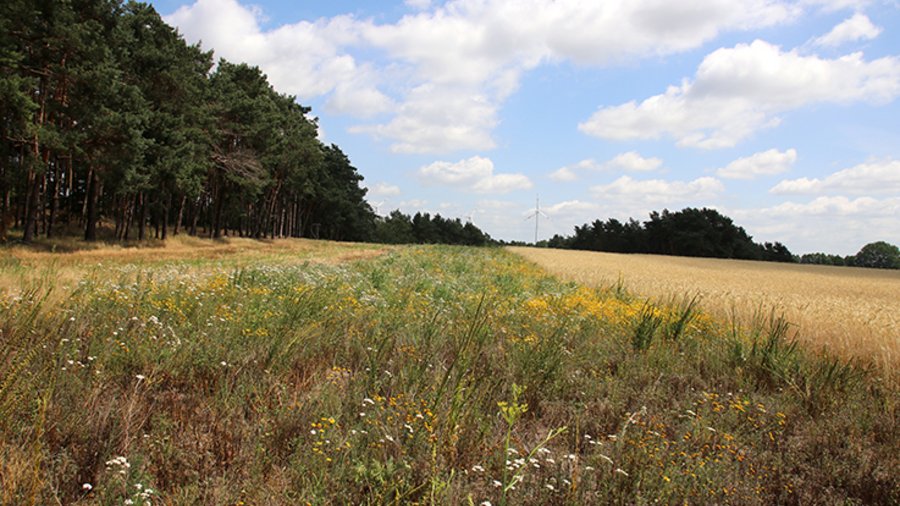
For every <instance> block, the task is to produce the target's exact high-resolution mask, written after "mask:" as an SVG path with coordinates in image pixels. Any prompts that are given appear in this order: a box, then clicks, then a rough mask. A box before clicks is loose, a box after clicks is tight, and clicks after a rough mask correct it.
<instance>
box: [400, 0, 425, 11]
mask: <svg viewBox="0 0 900 506" xmlns="http://www.w3.org/2000/svg"><path fill="white" fill-rule="evenodd" d="M403 3H405V4H406V6H407V7H410V8H413V9H417V10H425V9H427V8H429V7H431V0H404V2H403Z"/></svg>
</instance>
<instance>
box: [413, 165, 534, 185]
mask: <svg viewBox="0 0 900 506" xmlns="http://www.w3.org/2000/svg"><path fill="white" fill-rule="evenodd" d="M418 173H419V177H420V178H421V179H422V180H423V181H425V182H426V183H429V184H444V185H452V186H458V187H461V188H465V189H468V190H470V191H474V192H476V193H495V194H502V193H509V192H511V191H514V190H527V189H528V188H531V187H532V186H533V185H532V183H531V180H530V179H528V177H527V176H525V175H523V174H494V162H492V161H491V160H490V159H489V158H483V157H480V156H473V157H472V158H468V159H465V160H460V161H459V162H456V163H451V162H443V161H439V162H434V163H432V164H430V165H426V166H424V167H422V168H421V169H419V172H418Z"/></svg>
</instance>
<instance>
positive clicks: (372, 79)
mask: <svg viewBox="0 0 900 506" xmlns="http://www.w3.org/2000/svg"><path fill="white" fill-rule="evenodd" d="M406 5H407V6H408V7H410V8H412V9H414V10H415V12H413V13H411V14H408V15H406V16H404V17H403V18H401V19H400V20H399V21H397V22H393V23H382V24H379V23H377V22H375V21H373V20H359V19H355V18H354V17H353V16H337V17H332V18H322V19H319V20H317V21H315V22H308V21H302V22H298V23H294V24H290V25H283V26H281V27H279V28H277V29H274V30H270V31H264V30H262V29H261V27H260V20H261V19H262V15H263V13H262V12H261V11H260V9H258V8H252V7H247V6H244V5H242V4H240V3H239V2H238V1H237V0H197V1H196V2H195V3H194V4H192V5H190V6H186V7H181V8H179V9H178V10H177V11H176V12H175V13H173V14H172V15H170V16H168V17H167V18H166V19H167V21H169V22H170V23H172V24H174V25H175V26H177V27H178V28H179V29H180V31H181V32H182V33H184V34H185V36H186V38H187V39H188V40H189V41H191V42H196V41H199V40H202V41H203V43H204V46H205V47H207V48H213V49H215V51H216V53H217V55H218V56H222V57H225V58H228V59H229V60H234V61H246V62H248V63H250V64H254V65H259V66H260V67H261V68H262V69H263V71H264V72H266V73H267V75H268V76H269V78H270V80H271V82H272V84H273V85H274V86H275V87H276V89H278V90H279V91H281V92H285V93H290V94H294V95H297V96H299V97H300V98H301V99H308V98H310V97H317V96H323V95H326V96H329V98H328V102H327V103H328V107H329V108H330V110H332V111H335V112H340V113H345V114H349V115H353V116H356V117H360V118H369V117H372V116H375V115H378V114H384V113H393V114H394V116H393V117H392V118H390V119H388V120H386V121H379V122H376V123H373V124H368V125H360V126H358V127H357V128H355V129H354V131H355V132H365V133H369V134H372V135H375V136H377V137H379V138H382V139H385V140H387V141H389V142H391V143H392V150H394V151H395V152H404V153H440V152H449V151H458V150H467V149H468V150H477V149H488V148H490V147H493V146H494V140H493V139H492V138H491V133H492V131H493V129H494V128H495V126H496V125H497V123H498V121H497V117H496V116H497V111H498V109H499V107H500V105H501V104H502V102H503V101H504V100H505V99H506V98H507V97H508V96H509V95H510V94H511V93H513V92H514V91H515V90H516V89H517V88H518V86H519V82H520V80H521V77H522V75H523V74H524V73H525V72H527V71H529V70H531V69H533V68H535V67H536V66H538V65H540V64H541V63H543V62H559V61H565V60H568V61H573V62H575V63H578V64H585V65H610V64H616V63H620V62H624V61H629V60H631V59H633V58H635V57H637V58H641V57H655V56H659V55H666V54H672V53H676V52H681V51H686V50H690V49H694V48H696V47H699V46H700V45H702V44H703V43H705V42H708V41H710V40H712V39H714V38H715V37H716V36H718V35H719V34H720V33H722V32H725V31H734V30H747V29H752V28H759V27H768V26H773V25H775V24H778V23H782V22H786V21H789V20H791V19H795V18H796V17H797V16H798V14H799V13H800V11H801V9H799V8H798V7H796V6H790V5H785V4H784V3H782V2H780V1H777V0H745V1H742V2H738V3H735V2H733V1H731V0H697V1H695V2H671V1H667V0H634V1H629V2H625V1H617V2H583V1H580V0H557V1H555V2H546V1H543V0H450V1H448V2H446V3H445V4H443V5H434V4H433V3H432V2H429V1H428V0H407V1H406ZM440 107H444V108H445V109H446V110H445V111H443V112H438V111H436V109H438V108H440Z"/></svg>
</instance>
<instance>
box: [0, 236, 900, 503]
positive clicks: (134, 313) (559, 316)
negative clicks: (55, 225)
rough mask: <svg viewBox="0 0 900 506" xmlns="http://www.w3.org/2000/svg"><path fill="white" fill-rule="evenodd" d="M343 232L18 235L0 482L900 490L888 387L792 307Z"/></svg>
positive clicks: (285, 496) (266, 489)
mask: <svg viewBox="0 0 900 506" xmlns="http://www.w3.org/2000/svg"><path fill="white" fill-rule="evenodd" d="M335 248H336V246H334V245H331V246H328V247H324V246H323V247H322V249H321V251H317V250H316V246H308V248H307V249H308V251H307V250H305V252H304V254H303V256H302V257H295V256H293V254H292V253H291V251H290V250H284V251H280V252H277V254H276V253H273V252H272V251H269V250H265V249H263V250H261V251H259V252H254V253H248V254H245V255H243V256H241V257H240V258H241V261H234V260H233V258H231V257H229V256H228V255H216V256H210V257H208V258H202V257H192V258H190V259H179V258H177V257H173V258H164V259H153V258H152V255H151V256H149V257H148V256H146V255H145V256H143V257H142V258H141V260H140V261H135V262H132V261H129V260H128V256H127V255H122V258H117V259H115V260H106V261H104V262H100V265H93V266H90V267H85V268H84V269H82V270H79V271H77V275H76V274H73V273H72V272H71V271H68V270H65V269H67V267H66V266H65V265H64V264H62V263H59V262H56V261H55V260H40V261H33V262H37V263H31V264H28V263H27V262H26V264H27V265H26V264H23V263H22V262H23V261H21V260H17V259H16V258H14V257H13V256H10V255H8V256H7V257H6V259H4V260H3V261H2V262H0V278H3V279H4V280H5V282H4V283H3V285H2V286H3V288H2V292H0V294H2V295H0V503H2V504H85V505H93V504H98V505H123V504H141V505H144V504H149V505H157V504H216V505H220V504H223V505H224V504H227V505H241V504H244V505H249V504H260V505H261V504H285V505H294V504H313V505H319V504H322V505H324V504H473V505H483V504H490V505H502V504H510V505H511V504H535V505H538V504H541V505H543V504H651V503H662V504H674V503H678V504H682V503H688V504H898V503H900V457H898V452H897V449H898V448H900V431H898V430H897V427H898V425H897V416H898V411H897V407H898V400H900V394H898V389H897V387H896V385H895V384H893V383H891V382H888V381H885V380H884V378H883V375H881V374H880V373H879V371H878V370H875V369H872V368H869V367H866V366H864V365H861V364H858V363H853V362H848V361H846V360H843V359H839V358H835V357H830V356H828V355H823V354H821V353H818V352H815V353H814V352H811V351H807V349H806V348H804V347H802V346H798V345H797V342H796V340H795V339H794V338H793V337H794V336H793V335H792V328H791V325H790V323H789V322H786V321H785V320H783V319H782V318H780V317H779V316H778V315H777V314H767V315H760V317H759V318H757V319H756V320H755V321H754V322H753V323H752V324H748V325H737V324H734V323H733V322H729V321H723V320H719V319H716V318H714V317H712V316H710V315H709V314H708V313H706V312H704V310H703V301H702V300H698V299H697V298H695V297H691V296H690V295H689V294H686V295H684V296H683V297H672V298H669V299H665V300H648V299H644V298H640V297H637V296H634V295H633V294H631V293H629V292H628V291H627V290H626V289H625V288H624V287H623V286H622V285H621V284H613V285H611V286H605V287H599V288H598V287H587V286H584V285H580V284H577V283H574V282H564V281H561V280H559V279H558V278H555V277H553V276H551V275H550V274H548V273H547V272H546V271H544V270H542V269H540V268H539V267H537V266H536V265H535V264H532V263H529V262H528V261H526V260H524V259H522V258H521V257H519V256H517V255H515V254H513V253H511V252H509V251H506V250H503V249H499V248H466V247H449V246H417V247H392V248H389V249H382V250H379V251H378V252H377V254H357V253H358V252H357V253H354V251H356V250H353V249H352V248H349V247H348V249H347V250H346V251H344V250H341V251H343V253H341V254H343V255H345V257H346V259H345V260H343V261H327V260H328V257H332V258H333V257H335V256H336V255H338V253H335ZM54 262H56V263H54ZM63 271H65V273H66V275H64V276H63V275H61V274H60V273H61V272H63Z"/></svg>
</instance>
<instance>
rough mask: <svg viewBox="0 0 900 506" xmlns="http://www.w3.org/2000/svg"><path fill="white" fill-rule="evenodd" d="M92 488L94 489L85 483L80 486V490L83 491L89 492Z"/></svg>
mask: <svg viewBox="0 0 900 506" xmlns="http://www.w3.org/2000/svg"><path fill="white" fill-rule="evenodd" d="M92 488H94V486H93V485H91V484H90V483H85V484H84V485H82V486H81V490H85V491H87V490H90V489H92Z"/></svg>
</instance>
